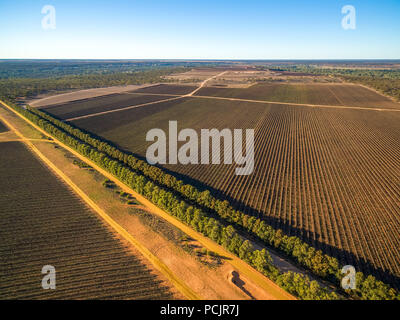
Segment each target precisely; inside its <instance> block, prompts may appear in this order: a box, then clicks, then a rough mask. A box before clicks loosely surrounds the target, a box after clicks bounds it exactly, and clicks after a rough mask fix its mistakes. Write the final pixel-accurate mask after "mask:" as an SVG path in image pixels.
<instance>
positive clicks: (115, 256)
mask: <svg viewBox="0 0 400 320" xmlns="http://www.w3.org/2000/svg"><path fill="white" fill-rule="evenodd" d="M0 173H1V177H2V179H1V180H0V190H1V193H2V197H1V198H0V220H1V225H2V227H1V229H0V238H1V239H2V240H1V244H0V252H1V255H0V257H1V258H0V259H1V263H0V275H1V276H0V298H2V299H117V298H119V299H168V298H172V295H171V293H170V292H169V289H168V288H167V287H166V286H165V285H164V284H163V282H162V281H161V280H159V279H158V278H157V276H156V275H155V274H153V273H152V272H151V271H150V270H149V269H147V267H146V266H144V265H143V264H142V263H141V261H140V260H139V259H138V258H137V257H136V256H135V255H133V254H132V253H131V251H130V248H129V247H128V246H127V245H125V244H123V243H122V242H121V241H120V240H119V239H117V238H116V237H115V236H114V235H113V233H112V232H111V231H109V230H108V229H107V228H106V227H105V226H104V225H103V224H102V223H101V222H100V220H99V219H98V218H97V217H96V216H95V214H94V213H93V212H92V211H90V210H89V209H88V208H86V207H85V205H84V204H83V203H82V202H80V200H79V199H78V198H77V197H76V196H75V195H74V194H72V193H71V192H70V191H69V190H68V188H67V187H66V186H65V185H64V184H62V183H61V182H60V181H59V180H58V179H56V177H55V176H53V175H52V174H51V173H50V172H49V171H48V169H47V168H46V167H44V165H42V164H41V163H40V162H39V161H38V160H37V159H36V158H35V157H34V156H33V155H32V154H31V153H30V152H29V151H28V150H27V149H26V148H25V147H24V146H23V145H22V144H20V143H19V142H6V143H2V144H1V153H0ZM44 265H52V266H54V267H55V269H56V281H57V282H56V286H57V287H56V290H43V289H42V287H41V281H42V277H44V275H42V274H41V270H42V267H43V266H44Z"/></svg>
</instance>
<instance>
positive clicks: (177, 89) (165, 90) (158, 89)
mask: <svg viewBox="0 0 400 320" xmlns="http://www.w3.org/2000/svg"><path fill="white" fill-rule="evenodd" d="M196 88H197V87H195V86H185V85H168V84H158V85H155V86H150V87H145V88H141V89H138V90H134V91H132V92H140V93H156V94H176V95H184V94H188V93H190V92H192V91H193V90H194V89H196Z"/></svg>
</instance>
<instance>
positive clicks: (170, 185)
mask: <svg viewBox="0 0 400 320" xmlns="http://www.w3.org/2000/svg"><path fill="white" fill-rule="evenodd" d="M14 108H15V109H16V110H17V111H19V112H20V113H22V114H23V115H24V116H26V117H27V118H28V119H30V120H31V121H33V122H34V123H36V124H38V125H39V126H40V127H41V128H43V129H44V130H46V131H47V132H49V133H50V134H52V135H54V136H55V137H57V138H58V139H59V140H61V141H63V142H64V143H66V144H67V145H69V146H70V147H72V148H74V149H75V150H77V151H78V152H80V153H81V154H82V155H84V156H86V157H88V158H89V159H91V160H92V161H94V162H95V163H97V164H98V165H100V166H101V167H103V168H104V169H106V170H108V171H109V172H110V173H112V174H113V175H115V176H116V177H117V178H119V179H120V180H121V181H123V182H125V183H126V184H127V185H129V186H130V187H132V188H133V189H134V190H135V191H136V192H138V193H140V194H142V195H143V196H145V197H146V198H147V199H149V200H150V201H152V202H153V203H154V204H156V205H157V206H159V207H161V208H163V209H164V210H166V211H167V212H169V213H170V214H172V215H174V216H175V217H177V218H178V219H179V220H181V221H183V222H184V223H186V224H188V225H190V226H191V227H192V228H194V229H195V230H196V231H198V232H201V233H203V234H204V235H206V236H207V237H209V238H211V239H212V240H214V241H216V242H217V243H219V244H221V245H223V246H224V247H225V248H227V249H228V250H229V251H230V252H232V253H234V254H236V255H238V256H239V257H240V258H241V259H243V260H245V261H246V262H248V263H249V264H251V265H252V266H254V267H255V268H256V269H257V270H259V271H260V272H262V273H264V274H265V275H267V276H268V277H270V278H271V279H272V280H274V281H275V282H277V283H278V284H279V285H281V286H282V287H283V288H284V289H286V290H287V291H288V292H290V293H292V294H294V295H296V296H298V297H299V298H303V299H337V298H338V296H337V295H336V294H335V293H330V292H329V291H327V290H326V289H324V288H321V287H320V286H319V285H318V283H317V282H315V281H310V279H309V278H308V277H306V276H304V275H296V274H292V273H290V272H289V273H283V274H281V273H280V272H279V270H278V269H277V268H276V267H274V266H273V264H272V259H271V257H270V255H269V254H268V252H267V251H265V250H262V251H259V250H254V249H253V248H252V246H251V243H250V242H249V241H248V240H243V238H242V237H241V236H240V235H239V234H238V233H237V231H236V230H235V229H234V227H233V226H232V225H231V224H233V225H235V226H236V227H237V228H238V230H241V231H246V232H247V233H248V234H249V235H252V236H253V237H255V238H257V239H258V240H261V241H263V242H264V243H265V244H266V245H268V246H272V247H274V248H275V249H277V250H279V251H280V252H283V253H285V254H286V255H287V256H288V257H291V258H293V259H294V260H295V261H296V262H297V263H299V264H300V265H302V266H304V267H306V268H307V269H308V270H311V271H312V272H313V273H314V274H316V275H318V276H320V277H321V278H325V279H328V280H330V281H332V282H333V283H335V284H336V285H339V283H340V281H341V279H342V276H343V275H342V274H341V268H340V266H339V262H338V260H337V259H336V258H334V257H330V256H328V255H326V254H323V252H322V251H321V250H316V249H315V248H313V247H311V246H309V245H308V244H307V243H305V242H303V241H302V240H301V239H300V238H298V237H295V236H291V237H289V236H287V235H284V234H283V232H282V230H280V229H279V230H275V229H273V228H272V227H271V226H269V225H267V224H266V223H265V222H264V221H263V220H261V219H259V218H256V217H253V216H249V215H246V214H244V213H242V212H240V211H237V210H235V209H234V208H233V207H232V206H231V205H230V204H229V202H228V201H226V200H224V201H221V200H219V199H217V198H215V197H213V196H212V195H211V193H210V192H209V191H208V190H205V191H200V190H197V189H196V188H195V187H194V186H192V185H189V184H184V183H183V181H182V180H178V179H177V178H176V177H174V176H172V175H170V174H167V173H165V172H164V171H163V170H162V169H160V168H157V167H155V166H151V165H149V164H147V163H146V162H145V161H143V160H140V159H138V158H136V157H134V156H133V155H131V154H128V153H125V152H123V151H121V150H119V149H117V148H116V147H114V146H112V145H111V144H110V143H108V142H106V141H103V140H101V139H99V138H97V137H95V136H93V135H91V134H89V133H87V132H84V131H82V130H81V129H78V128H75V127H73V126H71V125H69V124H67V123H64V122H62V121H60V120H58V119H55V118H53V117H52V116H50V115H49V114H47V113H44V112H42V111H40V110H37V109H34V108H30V107H29V106H27V107H26V109H24V108H21V107H18V106H14ZM213 216H214V217H216V218H217V219H218V220H216V219H215V218H214V217H213ZM357 281H358V282H357V288H356V290H354V291H352V292H348V293H349V294H350V295H352V296H353V297H357V298H361V299H371V298H372V299H400V295H399V293H398V292H396V290H395V289H393V288H391V287H390V286H389V285H387V284H384V283H383V282H382V281H379V280H377V279H376V278H375V277H373V276H372V275H368V276H365V275H364V274H362V273H361V272H358V273H357ZM304 288H308V289H304ZM304 290H305V291H304ZM310 291H312V293H310Z"/></svg>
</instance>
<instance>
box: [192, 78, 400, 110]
mask: <svg viewBox="0 0 400 320" xmlns="http://www.w3.org/2000/svg"><path fill="white" fill-rule="evenodd" d="M196 95H198V96H216V97H226V98H240V99H252V100H265V101H276V102H287V103H309V104H322V105H337V106H353V107H374V108H382V109H383V108H386V109H400V104H398V103H395V102H393V101H392V100H390V99H389V98H386V97H384V96H382V95H380V94H378V93H376V92H374V91H373V90H369V89H367V88H365V87H362V86H358V85H353V84H256V85H253V86H251V87H249V88H246V89H231V88H215V87H205V88H202V89H200V90H199V91H198V92H197V93H196Z"/></svg>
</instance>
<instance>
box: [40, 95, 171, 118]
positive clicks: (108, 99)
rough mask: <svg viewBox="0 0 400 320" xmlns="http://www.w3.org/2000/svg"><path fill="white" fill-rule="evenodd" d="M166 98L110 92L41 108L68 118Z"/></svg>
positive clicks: (59, 116)
mask: <svg viewBox="0 0 400 320" xmlns="http://www.w3.org/2000/svg"><path fill="white" fill-rule="evenodd" d="M163 99H166V97H164V96H154V95H144V94H143V95H142V94H138V95H133V94H126V93H121V94H111V95H107V96H102V97H96V98H89V99H84V100H78V101H73V102H68V103H65V104H57V105H51V106H46V107H44V108H42V109H43V110H44V111H46V112H49V113H51V114H53V115H54V116H56V117H57V118H59V119H63V120H64V119H69V118H74V117H80V116H84V115H87V114H92V113H97V112H103V111H109V110H114V109H119V108H124V107H129V106H133V105H139V104H143V103H148V102H153V101H159V100H163Z"/></svg>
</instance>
